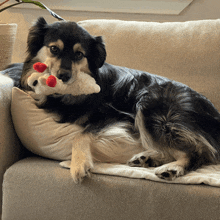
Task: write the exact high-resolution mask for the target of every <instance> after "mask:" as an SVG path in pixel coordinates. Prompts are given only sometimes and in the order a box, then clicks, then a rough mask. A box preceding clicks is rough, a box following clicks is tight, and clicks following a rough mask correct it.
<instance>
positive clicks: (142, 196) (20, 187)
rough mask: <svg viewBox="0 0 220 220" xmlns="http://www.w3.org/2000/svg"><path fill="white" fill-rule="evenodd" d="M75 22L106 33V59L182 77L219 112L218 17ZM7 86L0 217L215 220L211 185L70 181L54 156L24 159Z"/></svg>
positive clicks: (216, 198) (2, 110)
mask: <svg viewBox="0 0 220 220" xmlns="http://www.w3.org/2000/svg"><path fill="white" fill-rule="evenodd" d="M80 24H81V25H82V26H83V27H85V28H86V29H87V30H88V31H89V32H90V33H91V34H93V35H102V36H104V40H105V42H106V48H107V54H108V56H107V62H109V63H111V64H116V65H121V66H127V67H130V68H135V69H140V70H144V71H148V72H151V73H154V74H158V75H163V76H166V77H169V78H172V79H174V80H177V81H180V82H183V83H185V84H187V85H189V86H191V87H192V88H193V89H195V90H197V91H198V92H201V93H202V94H204V95H206V96H207V97H208V98H209V99H210V100H211V101H212V102H213V103H214V104H215V106H216V107H217V108H218V110H220V87H219V85H220V62H219V61H220V20H207V21H192V22H184V23H153V22H152V23H149V22H130V21H128V22H126V21H116V20H90V21H82V22H80ZM12 86H13V83H12V81H11V80H10V79H8V78H5V77H4V76H0V99H1V101H0V123H1V126H0V129H1V133H0V151H1V154H0V157H1V160H0V168H1V169H0V174H1V175H0V177H1V181H3V203H2V220H35V219H36V220H50V219H51V220H56V219H57V220H64V219H65V220H72V219H75V220H84V219H91V220H108V219H109V220H113V219H116V220H121V219H123V220H124V219H129V220H133V219H135V220H136V219H150V220H151V219H152V220H157V219H158V220H162V219H164V220H173V219H178V220H182V219H187V220H190V219H193V220H195V219H204V220H206V219H212V220H215V219H216V220H217V219H220V208H219V207H220V189H219V188H217V187H210V186H205V185H178V184H166V183H159V182H153V181H148V180H141V179H139V180H138V179H129V178H123V177H114V176H105V175H97V174H93V175H92V178H91V179H85V181H84V182H83V183H82V184H81V185H75V184H74V183H73V181H72V179H71V177H70V173H69V170H67V169H63V168H61V167H60V166H59V162H58V161H53V160H49V159H46V158H41V157H38V156H36V155H32V156H28V157H25V158H23V156H22V155H23V152H24V148H23V147H22V145H21V144H20V142H19V139H18V137H17V135H16V133H15V131H14V129H13V123H12V120H11V115H10V101H11V88H12ZM22 158H23V159H22ZM6 169H7V170H6ZM5 171H6V172H5ZM3 175H4V178H3Z"/></svg>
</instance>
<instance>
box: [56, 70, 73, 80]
mask: <svg viewBox="0 0 220 220" xmlns="http://www.w3.org/2000/svg"><path fill="white" fill-rule="evenodd" d="M71 76H72V74H71V72H70V71H68V70H65V71H60V73H59V74H58V76H57V78H58V79H61V80H62V81H63V82H68V81H69V80H70V78H71Z"/></svg>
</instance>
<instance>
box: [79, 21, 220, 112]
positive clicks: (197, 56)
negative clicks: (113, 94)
mask: <svg viewBox="0 0 220 220" xmlns="http://www.w3.org/2000/svg"><path fill="white" fill-rule="evenodd" d="M79 24H80V25H82V26H83V27H84V28H85V29H87V30H88V31H89V32H90V33H91V34H92V35H102V36H104V40H105V42H106V48H107V62H109V63H111V64H114V65H120V66H126V67H129V68H134V69H140V70H144V71H147V72H150V73H154V74H159V75H162V76H165V77H168V78H170V79H174V80H176V81H180V82H182V83H185V84H187V85H188V86H190V87H192V88H193V89H195V90H196V91H198V92H200V93H202V94H203V95H205V96H207V97H208V98H209V99H210V100H211V101H212V102H213V103H214V104H215V106H216V107H217V108H218V110H220V101H219V100H220V87H219V83H220V62H219V60H220V49H219V48H220V19H217V20H201V21H188V22H165V23H157V22H136V21H120V20H87V21H81V22H79Z"/></svg>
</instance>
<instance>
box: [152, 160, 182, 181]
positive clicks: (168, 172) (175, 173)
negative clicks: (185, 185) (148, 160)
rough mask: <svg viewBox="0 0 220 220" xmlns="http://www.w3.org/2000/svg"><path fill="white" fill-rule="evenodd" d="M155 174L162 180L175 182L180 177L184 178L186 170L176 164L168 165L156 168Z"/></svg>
mask: <svg viewBox="0 0 220 220" xmlns="http://www.w3.org/2000/svg"><path fill="white" fill-rule="evenodd" d="M155 174H156V175H157V176H158V177H159V178H161V179H165V180H174V179H176V178H177V177H179V176H183V175H184V174H185V169H184V167H182V166H180V165H177V164H175V163H168V164H164V165H162V166H160V167H158V168H156V169H155Z"/></svg>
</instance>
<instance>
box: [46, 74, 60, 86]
mask: <svg viewBox="0 0 220 220" xmlns="http://www.w3.org/2000/svg"><path fill="white" fill-rule="evenodd" d="M46 84H47V85H48V86H50V87H55V86H56V84H57V79H56V77H55V76H53V75H50V76H49V77H48V78H47V80H46Z"/></svg>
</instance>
